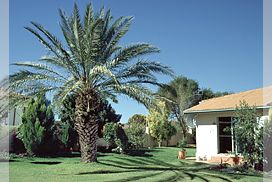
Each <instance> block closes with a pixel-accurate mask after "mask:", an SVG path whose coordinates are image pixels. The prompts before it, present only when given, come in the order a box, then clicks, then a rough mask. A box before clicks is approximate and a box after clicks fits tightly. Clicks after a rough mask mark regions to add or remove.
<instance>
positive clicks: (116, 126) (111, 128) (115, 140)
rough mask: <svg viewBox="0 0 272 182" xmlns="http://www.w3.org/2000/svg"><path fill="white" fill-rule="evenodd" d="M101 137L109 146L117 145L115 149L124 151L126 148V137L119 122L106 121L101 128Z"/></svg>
mask: <svg viewBox="0 0 272 182" xmlns="http://www.w3.org/2000/svg"><path fill="white" fill-rule="evenodd" d="M103 138H104V139H105V140H106V141H107V142H108V144H109V146H110V147H117V148H116V149H115V151H117V152H120V153H125V152H126V150H127V149H128V137H127V135H126V133H125V131H124V129H123V126H122V124H120V123H112V122H111V123H106V124H105V126H104V130H103Z"/></svg>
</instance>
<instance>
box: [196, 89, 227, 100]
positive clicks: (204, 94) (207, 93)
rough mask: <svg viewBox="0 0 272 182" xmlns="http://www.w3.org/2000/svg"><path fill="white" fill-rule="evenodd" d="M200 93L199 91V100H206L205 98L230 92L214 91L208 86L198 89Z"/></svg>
mask: <svg viewBox="0 0 272 182" xmlns="http://www.w3.org/2000/svg"><path fill="white" fill-rule="evenodd" d="M200 93H201V94H200V95H201V97H200V98H201V99H200V100H206V99H211V98H215V97H221V96H224V95H229V94H231V92H214V91H212V89H210V88H204V89H202V90H201V91H200ZM200 100H199V101H200Z"/></svg>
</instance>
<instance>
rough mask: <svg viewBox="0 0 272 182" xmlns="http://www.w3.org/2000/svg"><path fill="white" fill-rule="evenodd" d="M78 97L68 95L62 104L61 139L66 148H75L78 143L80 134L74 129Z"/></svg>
mask: <svg viewBox="0 0 272 182" xmlns="http://www.w3.org/2000/svg"><path fill="white" fill-rule="evenodd" d="M75 100H76V95H75V94H70V95H68V96H67V97H66V98H65V100H64V101H63V103H62V107H61V113H60V127H61V128H60V129H61V131H60V134H58V137H59V139H60V140H61V142H62V143H63V144H65V146H66V147H69V148H70V147H73V146H75V144H76V143H77V142H78V134H77V132H76V130H75V128H74V121H75V107H76V102H75Z"/></svg>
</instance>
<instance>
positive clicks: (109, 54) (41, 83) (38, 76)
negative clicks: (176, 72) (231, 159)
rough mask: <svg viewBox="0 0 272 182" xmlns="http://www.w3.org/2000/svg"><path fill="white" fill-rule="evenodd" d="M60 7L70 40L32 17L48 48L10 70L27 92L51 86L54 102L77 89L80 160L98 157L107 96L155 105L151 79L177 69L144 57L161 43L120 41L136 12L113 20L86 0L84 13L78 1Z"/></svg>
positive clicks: (13, 84)
mask: <svg viewBox="0 0 272 182" xmlns="http://www.w3.org/2000/svg"><path fill="white" fill-rule="evenodd" d="M59 12H60V18H61V22H60V28H61V30H62V33H63V36H64V40H65V43H66V44H62V43H61V41H60V40H59V39H58V38H57V37H56V36H54V35H53V34H52V33H50V32H49V31H47V30H46V29H45V28H44V27H43V26H42V25H40V24H37V23H34V22H31V24H32V27H33V28H31V27H26V29H27V30H28V31H29V32H31V33H32V34H33V35H34V36H35V37H36V38H37V39H38V40H39V41H40V42H41V43H42V44H43V45H44V46H45V47H46V48H47V49H48V50H49V54H48V55H46V56H43V57H42V58H40V59H39V60H37V61H36V62H20V63H15V64H14V65H16V66H20V67H22V68H25V69H21V70H20V71H18V72H16V73H15V74H13V75H11V76H10V89H11V90H13V91H16V92H17V93H22V94H24V95H27V96H28V98H31V97H35V96H37V95H39V94H43V93H45V92H46V93H47V92H50V93H51V94H52V95H53V96H54V97H53V104H54V105H55V106H60V105H61V103H62V102H63V101H64V99H65V98H66V97H67V96H68V95H70V94H71V93H76V94H77V95H78V97H77V98H76V119H75V128H76V130H77V132H78V134H79V142H80V147H81V160H82V161H84V162H94V161H96V160H97V157H96V151H97V146H96V139H97V132H98V123H99V122H100V120H101V118H100V117H99V113H100V112H101V110H102V108H103V103H104V100H106V99H108V100H112V101H113V102H117V96H118V95H119V94H124V95H127V96H128V97H130V98H132V99H135V100H137V101H138V102H140V103H142V104H144V105H145V106H146V107H150V106H151V105H153V103H154V102H153V98H154V94H153V93H152V92H151V91H150V90H149V89H148V87H147V85H150V84H151V85H157V86H158V85H160V84H159V83H158V81H157V79H156V77H155V75H154V74H156V73H160V74H166V75H173V72H172V70H171V69H170V68H169V67H167V66H163V65H161V64H160V63H158V62H153V61H148V60H146V59H143V58H142V56H143V55H147V54H150V53H158V52H159V49H158V48H156V47H154V46H152V45H150V44H146V43H137V44H133V45H129V46H126V47H122V46H120V45H119V44H120V39H121V38H122V37H123V36H124V35H125V34H126V33H127V31H128V29H129V26H130V24H131V22H132V19H133V18H132V17H120V18H118V19H117V20H114V21H113V17H112V16H111V12H110V10H105V9H104V8H102V9H101V10H100V11H99V12H97V13H94V12H93V8H92V5H91V4H88V5H87V7H86V12H85V16H84V18H83V19H81V17H80V15H79V10H78V7H77V5H76V4H75V6H74V10H73V13H72V15H71V16H70V17H67V16H66V14H65V13H64V12H63V11H62V10H60V11H59ZM128 109H129V108H128Z"/></svg>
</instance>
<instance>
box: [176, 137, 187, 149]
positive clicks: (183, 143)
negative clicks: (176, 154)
mask: <svg viewBox="0 0 272 182" xmlns="http://www.w3.org/2000/svg"><path fill="white" fill-rule="evenodd" d="M187 143H188V142H187V139H186V138H183V139H181V140H180V141H179V144H178V147H179V148H181V150H185V147H186V146H187Z"/></svg>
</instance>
